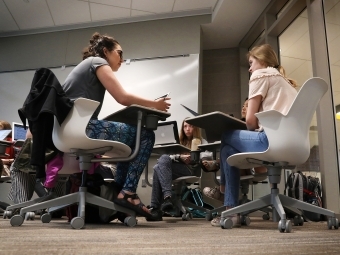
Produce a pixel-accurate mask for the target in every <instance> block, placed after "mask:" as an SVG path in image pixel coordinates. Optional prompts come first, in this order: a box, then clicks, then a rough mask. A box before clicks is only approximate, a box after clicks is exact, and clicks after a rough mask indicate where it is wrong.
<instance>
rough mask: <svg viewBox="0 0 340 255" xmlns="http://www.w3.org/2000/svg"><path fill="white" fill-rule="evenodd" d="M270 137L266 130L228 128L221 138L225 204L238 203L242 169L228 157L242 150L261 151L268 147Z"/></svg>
mask: <svg viewBox="0 0 340 255" xmlns="http://www.w3.org/2000/svg"><path fill="white" fill-rule="evenodd" d="M268 145H269V144H268V139H267V136H266V133H265V132H257V131H248V130H228V131H226V132H225V133H224V134H223V135H222V138H221V151H220V158H221V162H220V164H221V184H222V185H225V191H224V192H225V193H224V205H225V206H227V207H235V206H237V205H238V197H239V189H240V171H239V169H238V168H236V167H234V166H230V165H229V164H228V162H227V158H228V157H230V156H231V155H234V154H236V153H240V152H261V151H265V150H267V149H268Z"/></svg>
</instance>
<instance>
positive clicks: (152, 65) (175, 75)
mask: <svg viewBox="0 0 340 255" xmlns="http://www.w3.org/2000/svg"><path fill="white" fill-rule="evenodd" d="M115 75H116V76H117V78H118V80H119V81H120V82H121V84H122V85H123V87H124V88H125V89H126V91H128V92H130V93H133V94H136V95H138V96H141V97H145V98H148V99H155V98H157V97H160V96H162V95H164V94H166V93H168V92H170V97H171V101H170V103H171V107H170V109H169V112H170V113H171V116H170V117H169V118H168V119H167V120H175V121H177V125H178V127H180V126H181V124H182V121H183V119H184V118H185V117H192V115H191V114H190V113H189V112H188V111H187V110H186V109H184V108H183V107H182V106H181V104H183V105H185V106H187V107H189V108H190V109H192V110H194V111H196V112H197V109H198V54H191V55H189V56H188V57H179V58H166V59H154V60H145V61H140V62H139V61H137V62H131V63H130V64H129V65H128V64H126V63H124V64H123V65H122V66H121V68H120V69H119V70H118V72H116V73H115ZM122 108H123V106H122V105H120V104H118V103H117V102H116V101H115V100H114V99H113V97H112V96H111V95H110V94H109V93H108V92H106V94H105V98H104V103H103V107H102V110H101V112H100V114H99V115H98V117H99V119H101V118H104V117H106V116H107V115H110V114H111V113H112V112H114V111H117V110H120V109H122Z"/></svg>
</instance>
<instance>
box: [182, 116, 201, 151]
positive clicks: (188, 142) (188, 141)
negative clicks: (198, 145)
mask: <svg viewBox="0 0 340 255" xmlns="http://www.w3.org/2000/svg"><path fill="white" fill-rule="evenodd" d="M188 118H189V117H186V118H185V119H184V120H183V122H182V127H181V130H180V132H179V143H180V144H181V145H184V146H185V147H187V148H191V141H192V139H194V138H198V139H200V140H201V141H202V134H201V129H200V128H198V127H196V126H193V128H194V130H193V132H192V138H191V139H189V138H188V137H187V136H186V135H185V133H184V123H185V120H186V119H188Z"/></svg>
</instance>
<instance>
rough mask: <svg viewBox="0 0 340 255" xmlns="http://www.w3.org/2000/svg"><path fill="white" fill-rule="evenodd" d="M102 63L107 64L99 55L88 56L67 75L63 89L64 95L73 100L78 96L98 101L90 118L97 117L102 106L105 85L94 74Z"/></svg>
mask: <svg viewBox="0 0 340 255" xmlns="http://www.w3.org/2000/svg"><path fill="white" fill-rule="evenodd" d="M102 65H109V64H108V62H107V61H106V60H105V59H103V58H100V57H89V58H87V59H85V60H83V61H82V62H80V63H79V64H78V65H77V66H76V67H75V68H74V69H73V70H72V71H71V73H70V74H69V75H68V76H67V78H66V80H65V83H64V85H63V89H64V91H65V93H66V95H67V96H68V97H69V98H70V99H71V100H75V99H77V98H79V97H84V98H87V99H91V100H95V101H98V102H100V105H99V107H98V108H97V109H96V111H95V112H94V114H93V115H92V118H95V119H97V118H98V114H99V112H100V110H101V108H102V105H103V101H104V95H105V91H106V89H105V87H104V86H103V84H101V82H100V81H99V79H98V78H97V76H96V69H97V67H100V66H102Z"/></svg>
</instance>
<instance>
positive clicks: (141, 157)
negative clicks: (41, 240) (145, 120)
mask: <svg viewBox="0 0 340 255" xmlns="http://www.w3.org/2000/svg"><path fill="white" fill-rule="evenodd" d="M122 63H123V50H122V47H121V46H120V44H119V43H118V41H117V40H115V39H114V38H112V37H110V36H107V35H100V34H99V33H94V34H93V36H92V38H91V39H90V45H89V46H88V47H86V48H85V49H84V50H83V61H82V62H81V63H79V64H78V65H77V66H76V67H75V68H74V69H73V70H72V71H71V73H70V74H69V75H68V77H67V78H66V80H65V83H64V85H63V88H64V91H65V92H66V95H67V96H68V97H69V98H71V99H77V98H79V97H83V98H88V99H91V100H95V101H98V102H100V105H99V107H98V108H97V110H96V111H95V113H94V114H93V116H92V119H91V120H90V122H89V124H88V126H87V129H86V133H87V135H88V136H89V137H90V138H93V139H105V140H113V141H119V142H122V143H124V144H127V145H128V146H130V147H131V149H132V151H133V150H134V145H135V139H136V126H131V125H127V124H124V123H118V122H112V121H105V120H98V114H99V112H100V110H101V107H102V104H103V100H104V94H105V91H108V92H109V93H110V94H111V96H112V97H113V98H114V99H115V100H116V101H117V102H118V103H120V104H122V105H124V106H129V105H132V104H138V105H142V106H146V107H152V108H155V109H158V110H161V111H167V110H168V109H169V107H170V104H169V103H168V100H169V99H170V98H161V99H158V100H149V99H145V98H142V97H139V96H136V95H133V94H131V93H129V92H127V91H125V90H124V88H123V87H122V85H121V84H120V82H119V81H118V79H117V78H116V76H115V74H114V72H116V71H118V69H119V68H120V66H121V64H122ZM154 140H155V137H154V133H153V131H149V130H145V129H142V133H141V146H140V149H139V152H138V154H137V156H136V158H135V159H134V160H132V161H130V162H121V163H118V165H117V175H116V178H115V181H116V184H117V185H118V186H119V188H120V190H121V191H120V193H119V195H118V197H117V198H116V199H115V203H117V204H120V205H122V206H125V207H129V208H130V209H132V210H134V211H136V212H137V213H138V214H139V215H142V216H148V215H150V213H149V210H148V209H147V208H146V206H144V204H143V203H142V202H141V201H140V199H139V197H138V196H137V194H136V189H137V185H138V181H139V179H140V176H141V174H142V172H143V169H144V167H145V165H146V163H147V161H148V159H149V157H150V154H151V150H152V148H153V145H154Z"/></svg>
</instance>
